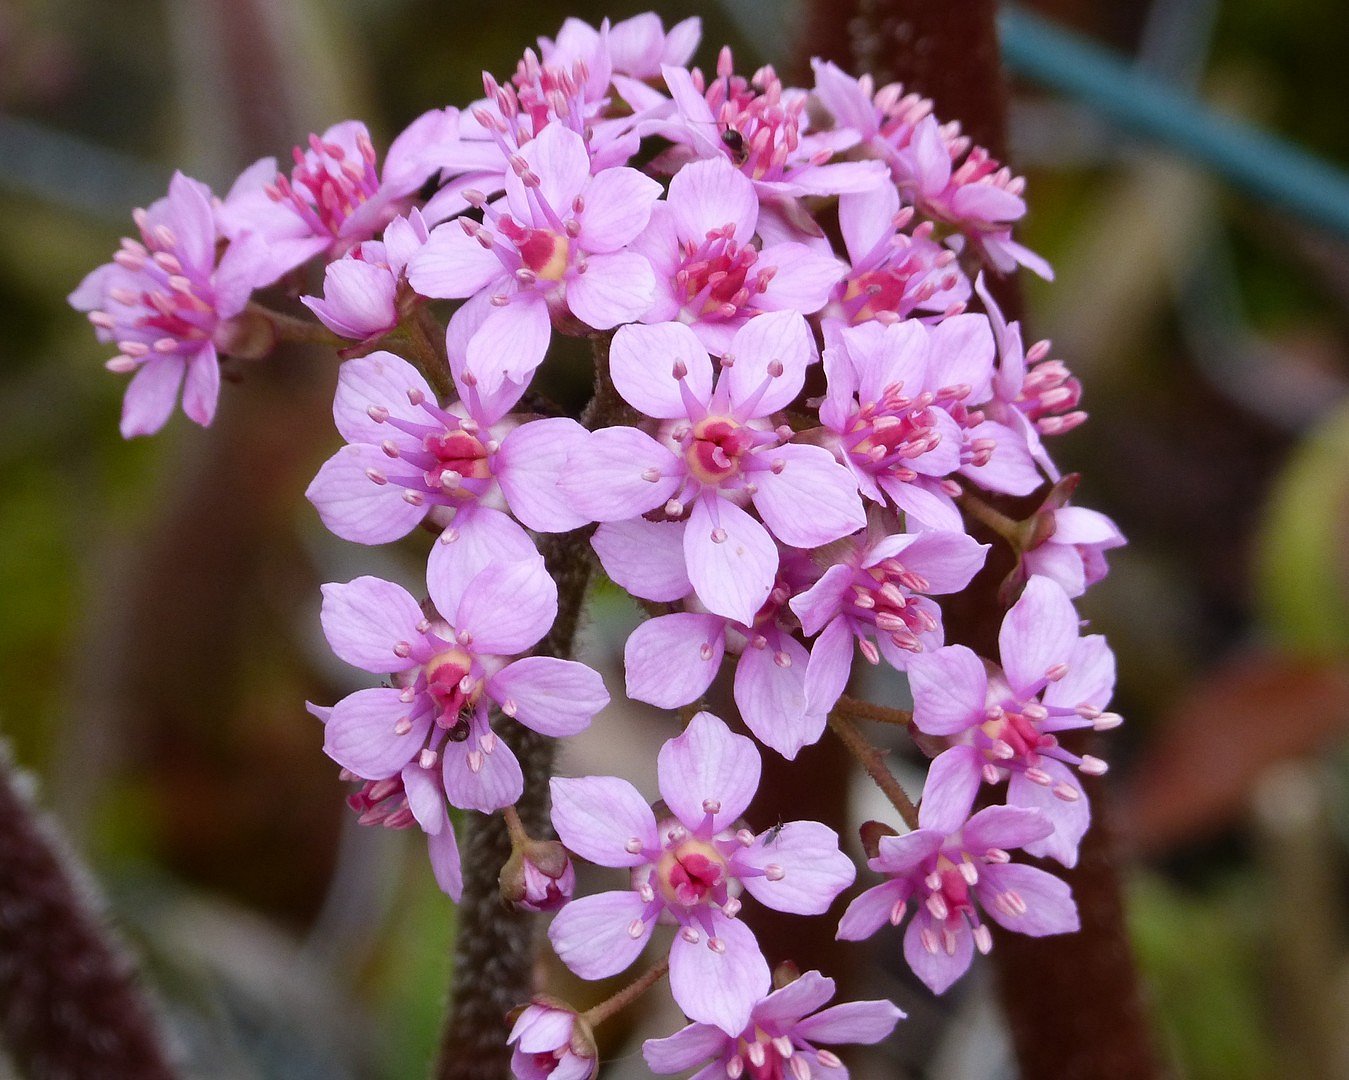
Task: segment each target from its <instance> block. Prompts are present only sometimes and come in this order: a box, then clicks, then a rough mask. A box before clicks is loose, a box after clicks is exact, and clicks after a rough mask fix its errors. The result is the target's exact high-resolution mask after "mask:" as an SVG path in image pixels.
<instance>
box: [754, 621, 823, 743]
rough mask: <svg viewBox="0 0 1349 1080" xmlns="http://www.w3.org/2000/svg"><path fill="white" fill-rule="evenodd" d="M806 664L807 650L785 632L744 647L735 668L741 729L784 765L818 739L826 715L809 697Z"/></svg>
mask: <svg viewBox="0 0 1349 1080" xmlns="http://www.w3.org/2000/svg"><path fill="white" fill-rule="evenodd" d="M809 664H810V654H809V653H808V652H806V648H805V646H804V645H802V644H801V643H800V642H798V641H796V640H795V639H793V638H790V637H788V636H786V635H785V634H783V635H780V636H779V637H778V639H777V640H776V641H772V640H770V642H769V644H768V645H766V646H765V647H764V648H762V649H758V648H754V647H753V646H752V645H751V646H747V647H746V648H745V650H744V651H743V652H742V653H741V654H740V662H739V663H738V664H736V666H735V704H736V707H737V708H738V709H739V710H740V716H741V718H742V719H743V720H744V721H745V726H746V727H747V728H749V729H750V731H752V732H753V733H754V736H755V738H757V739H758V740H759V741H760V742H761V743H763V744H764V745H765V746H770V747H772V748H773V749H774V750H776V751H777V752H778V753H779V754H781V755H782V756H783V757H785V758H786V759H787V760H788V761H791V760H792V759H793V758H794V757H796V755H797V753H798V752H799V751H800V749H801V748H802V747H803V746H810V745H811V744H813V743H817V742H819V741H820V736H821V735H822V734H824V725H825V720H826V714H827V712H828V711H829V708H828V706H825V707H819V706H816V705H814V704H813V703H812V701H811V699H810V697H809V695H808V694H807V690H806V685H807V684H806V679H807V671H808V668H809Z"/></svg>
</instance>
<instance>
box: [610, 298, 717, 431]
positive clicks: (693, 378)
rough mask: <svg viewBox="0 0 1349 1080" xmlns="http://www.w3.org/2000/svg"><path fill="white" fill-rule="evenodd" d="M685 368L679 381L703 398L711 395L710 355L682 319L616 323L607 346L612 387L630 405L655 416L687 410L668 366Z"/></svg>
mask: <svg viewBox="0 0 1349 1080" xmlns="http://www.w3.org/2000/svg"><path fill="white" fill-rule="evenodd" d="M675 365H679V366H680V367H681V368H682V369H683V370H684V372H685V375H684V377H683V382H684V385H685V386H686V387H687V388H688V390H689V391H691V392H692V394H693V396H694V397H695V398H696V399H697V400H699V401H701V402H706V401H707V400H708V399H709V398H710V397H711V396H712V361H711V359H710V358H709V357H708V355H707V350H706V349H704V348H703V347H702V345H701V344H700V343H699V341H698V338H697V336H696V335H695V334H694V333H693V331H692V330H690V329H689V328H688V327H687V326H685V325H684V324H683V323H673V322H671V323H656V324H654V325H651V326H644V325H641V324H632V325H630V326H620V327H619V328H618V330H617V332H616V333H615V334H614V340H613V344H612V345H610V347H609V373H610V375H612V377H613V381H614V389H616V390H617V391H618V392H619V394H621V395H622V396H623V400H624V401H626V402H627V403H628V404H629V405H631V406H633V408H635V409H638V410H640V411H641V412H643V413H645V414H646V415H647V416H651V417H654V418H655V419H657V420H674V419H678V418H680V417H684V416H687V415H688V406H687V405H686V404H685V402H684V396H683V394H682V393H681V391H680V388H679V383H680V380H679V379H677V378H675V375H674V368H675Z"/></svg>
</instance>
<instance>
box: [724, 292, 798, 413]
mask: <svg viewBox="0 0 1349 1080" xmlns="http://www.w3.org/2000/svg"><path fill="white" fill-rule="evenodd" d="M730 355H731V356H733V357H734V358H735V362H734V364H733V365H732V366H731V368H730V369H729V370H728V371H726V372H725V373H724V374H723V375H722V378H723V379H727V380H729V381H728V384H727V389H728V390H729V391H730V394H731V407H732V408H734V409H739V408H740V407H741V406H742V403H744V402H747V401H749V400H750V399H752V398H754V397H755V396H756V395H758V394H759V391H760V390H761V389H762V388H763V386H764V384H765V382H766V383H767V384H768V388H767V390H765V391H764V393H763V395H762V396H761V397H759V398H758V402H757V404H756V405H755V406H754V408H753V410H752V413H751V415H752V416H768V415H770V414H772V413H775V412H777V411H778V410H779V409H785V408H786V407H787V406H788V405H790V404H791V402H792V400H793V399H794V398H795V397H796V395H797V394H799V393H800V392H801V387H802V386H803V385H804V383H805V379H806V367H807V365H809V364H810V362H811V361H812V360H814V359H815V341H814V339H813V338H812V337H811V334H810V328H809V327H808V326H807V325H806V320H805V318H804V317H803V316H802V314H801V313H800V312H799V311H773V312H769V313H767V314H765V315H756V316H755V317H754V318H752V319H750V320H749V322H747V323H745V325H744V326H742V327H741V328H740V329H739V330H737V331H736V332H735V337H734V338H732V339H731V352H730ZM774 371H779V372H780V373H779V374H777V375H774V374H773V372H774ZM739 419H741V420H746V419H749V417H748V416H740V417H739Z"/></svg>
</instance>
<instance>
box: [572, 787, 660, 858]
mask: <svg viewBox="0 0 1349 1080" xmlns="http://www.w3.org/2000/svg"><path fill="white" fill-rule="evenodd" d="M549 790H550V791H551V792H552V797H553V828H554V829H556V830H557V835H558V836H559V837H560V838H561V840H562V842H563V843H564V844H566V845H567V847H568V848H569V849H570V850H571V851H573V852H575V853H576V854H577V855H579V856H580V857H581V858H583V859H586V860H587V861H589V862H593V863H595V864H596V865H597V866H614V867H620V866H642V865H643V864H644V863H646V862H647V860H648V857H649V855H650V853H651V852H654V851H658V850H659V849H660V837H659V836H658V835H657V832H656V818H655V815H653V814H652V813H651V807H650V806H648V805H647V801H646V800H645V799H644V798H642V796H641V795H639V794H638V792H637V789H636V788H635V787H633V786H632V785H631V784H629V783H628V782H627V781H626V780H620V779H619V778H618V777H616V776H583V777H580V778H579V779H569V778H567V777H561V776H555V777H553V779H552V780H550V781H549ZM632 848H637V849H638V850H636V851H633V850H631V849H632Z"/></svg>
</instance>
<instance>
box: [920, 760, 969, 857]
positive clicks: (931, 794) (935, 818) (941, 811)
mask: <svg viewBox="0 0 1349 1080" xmlns="http://www.w3.org/2000/svg"><path fill="white" fill-rule="evenodd" d="M982 767H983V759H982V755H980V753H979V751H977V750H976V749H975V748H974V747H972V746H964V745H961V746H952V747H950V748H949V749H947V750H943V751H942V752H941V753H940V754H938V755H937V756H936V758H935V759H934V760H933V762H932V764H931V765H930V766H928V772H927V780H926V781H925V782H924V783H923V799H922V801H921V802H920V803H919V804H918V824H919V826H920V827H921V828H924V829H932V830H934V831H935V832H940V833H945V834H948V835H949V834H950V833H953V832H955V831H956V830H957V829H959V828H960V827H961V826H962V825H964V824H965V822H966V820H967V819H968V818H969V816H970V810H971V809H972V808H973V806H974V797H975V796H976V795H977V794H978V793H979V785H980V784H981V783H982V782H983V777H982V774H981V772H980V770H981V769H982Z"/></svg>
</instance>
